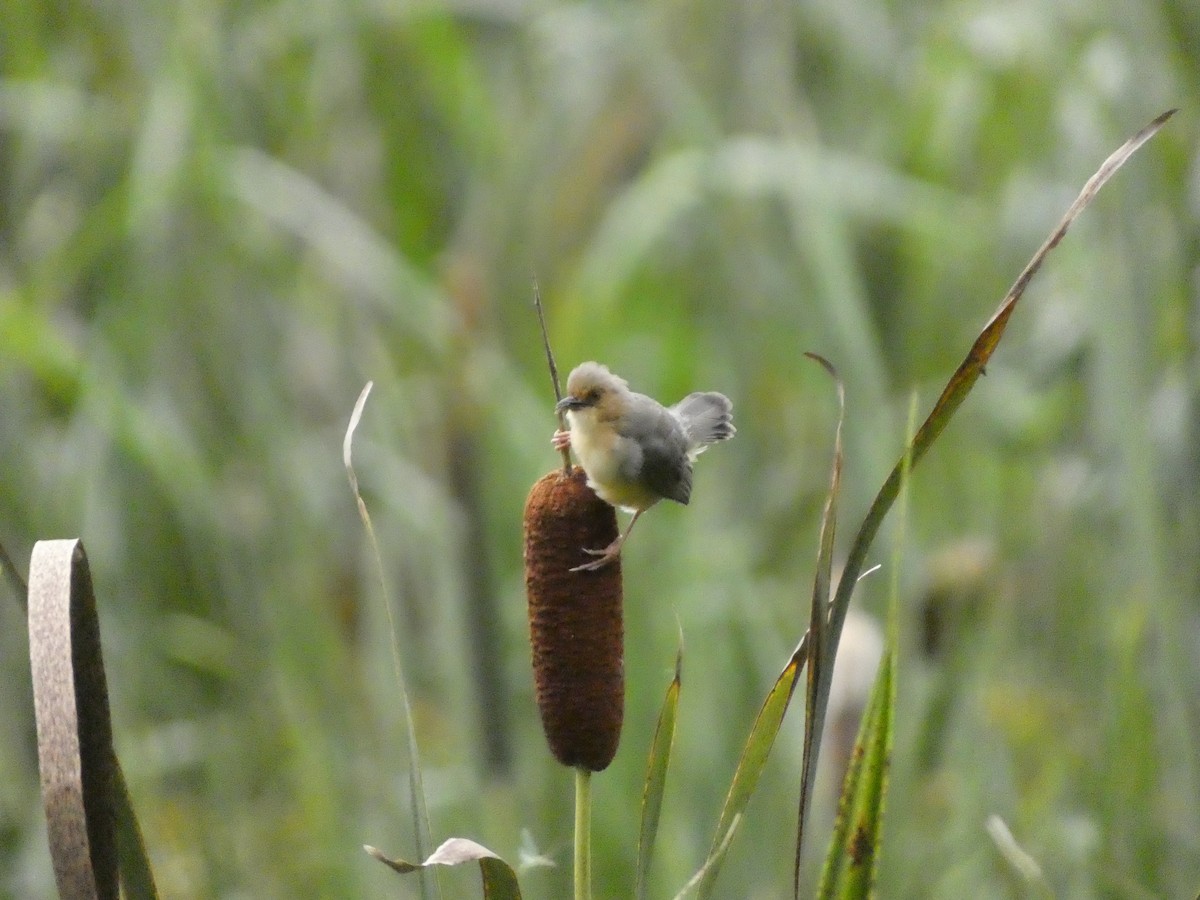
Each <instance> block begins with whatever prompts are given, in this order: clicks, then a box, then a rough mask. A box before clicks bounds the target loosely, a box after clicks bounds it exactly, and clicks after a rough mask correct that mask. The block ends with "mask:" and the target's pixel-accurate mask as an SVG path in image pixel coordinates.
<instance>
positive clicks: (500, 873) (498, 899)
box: [363, 838, 521, 900]
mask: <svg viewBox="0 0 1200 900" xmlns="http://www.w3.org/2000/svg"><path fill="white" fill-rule="evenodd" d="M363 849H364V850H365V851H367V853H368V854H369V855H371V856H372V857H374V858H375V859H377V860H379V861H380V862H381V863H383V864H384V865H386V866H388V867H390V868H392V869H394V870H395V871H397V872H399V873H400V874H401V875H406V874H408V873H409V872H418V871H421V870H423V869H427V868H428V867H430V866H459V865H462V864H463V863H469V862H477V863H479V875H480V877H481V878H482V880H483V896H484V898H485V900H521V889H520V887H519V885H518V884H517V874H516V873H515V872H514V871H513V870H512V867H511V866H510V865H509V864H508V863H506V862H505V861H504V860H502V859H501V858H500V857H499V856H497V855H496V854H495V853H493V852H492V851H491V850H489V849H488V848H487V847H485V846H483V845H482V844H477V843H475V842H474V841H472V840H468V839H467V838H450V839H449V840H447V841H445V842H444V843H443V844H442V845H441V846H440V847H438V848H437V849H436V850H434V851H433V853H432V854H430V856H429V858H428V859H427V860H425V862H423V863H410V862H405V861H404V860H402V859H391V858H389V857H387V856H385V855H384V854H383V852H382V851H380V850H377V849H376V848H374V847H371V846H365V847H363Z"/></svg>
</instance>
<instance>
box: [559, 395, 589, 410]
mask: <svg viewBox="0 0 1200 900" xmlns="http://www.w3.org/2000/svg"><path fill="white" fill-rule="evenodd" d="M585 406H587V404H586V403H584V402H583V401H582V400H580V399H579V398H578V397H571V396H567V397H563V398H562V399H561V400H559V401H558V403H556V404H555V406H554V411H555V412H556V413H561V412H566V411H567V410H569V409H582V408H583V407H585Z"/></svg>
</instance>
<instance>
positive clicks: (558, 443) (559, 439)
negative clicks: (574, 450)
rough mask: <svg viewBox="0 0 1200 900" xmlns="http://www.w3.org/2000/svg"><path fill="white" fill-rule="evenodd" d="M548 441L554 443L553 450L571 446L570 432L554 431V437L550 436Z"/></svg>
mask: <svg viewBox="0 0 1200 900" xmlns="http://www.w3.org/2000/svg"><path fill="white" fill-rule="evenodd" d="M550 443H551V444H553V445H554V449H555V450H566V449H567V448H568V447H570V446H571V432H569V431H555V432H554V437H552V438H550Z"/></svg>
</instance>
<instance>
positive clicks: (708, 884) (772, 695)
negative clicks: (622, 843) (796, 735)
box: [696, 635, 808, 898]
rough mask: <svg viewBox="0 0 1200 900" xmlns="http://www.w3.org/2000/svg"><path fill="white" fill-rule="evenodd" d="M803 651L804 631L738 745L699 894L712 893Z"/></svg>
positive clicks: (789, 694) (805, 650)
mask: <svg viewBox="0 0 1200 900" xmlns="http://www.w3.org/2000/svg"><path fill="white" fill-rule="evenodd" d="M807 653H808V636H807V635H805V637H804V639H803V640H801V641H800V644H799V645H798V646H797V647H796V649H795V650H794V651H793V652H792V656H791V658H790V659H789V660H788V663H787V665H786V666H784V667H783V671H782V672H780V673H779V677H778V678H777V679H776V680H775V685H774V686H773V687H772V688H771V690H770V692H768V694H767V697H766V699H765V700H764V701H763V705H762V708H761V709H760V710H759V712H758V718H756V719H755V720H754V725H753V727H752V728H751V729H750V736H749V737H748V738H747V739H746V743H745V746H744V747H743V748H742V756H741V758H740V759H739V760H738V765H737V769H736V770H735V771H734V774H733V781H732V783H731V784H730V785H729V793H728V794H726V796H725V805H724V806H723V807H722V809H721V815H720V816H719V817H718V819H717V830H716V836H715V837H714V838H713V846H712V849H711V850H710V851H709V855H708V860H707V861H706V862H705V863H704V867H703V869H702V870H701V872H700V873H699V875H700V879H699V881H697V882H696V886H697V887H698V889H699V895H700V897H702V898H704V897H711V896H712V891H713V886H714V885H715V884H716V880H717V875H718V873H719V872H720V871H721V861H722V859H723V858H724V856H725V849H726V848H727V846H728V842H729V836H730V835H731V834H732V829H733V825H734V820H735V819H738V818H739V817H740V816H741V815H742V813H744V812H745V810H746V805H747V804H748V803H749V802H750V797H751V796H752V795H753V793H754V789H755V787H757V785H758V778H759V776H760V775H761V774H762V770H763V767H764V766H765V765H766V763H767V758H768V757H769V756H770V755H771V747H772V746H773V745H774V743H775V736H776V735H777V734H779V726H780V724H781V723H782V722H783V716H784V713H786V712H787V708H788V704H789V703H790V702H791V700H792V694H793V692H794V691H795V689H796V678H797V675H798V674H799V672H800V667H801V666H803V665H804V661H805V659H806V658H807Z"/></svg>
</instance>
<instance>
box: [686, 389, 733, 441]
mask: <svg viewBox="0 0 1200 900" xmlns="http://www.w3.org/2000/svg"><path fill="white" fill-rule="evenodd" d="M671 412H673V413H674V414H675V416H676V417H677V418H678V419H679V422H680V424H681V425H683V432H684V434H685V435H687V442H688V454H689V455H690V456H692V457H695V456H696V455H697V454H699V453H701V452H703V450H704V448H705V447H707V446H708V445H709V444H715V443H716V442H717V441H727V440H729V439H730V438H731V437H733V436H734V434H735V433H736V432H737V429H736V428H734V427H733V403H732V402H731V401H730V399H729V398H728V397H726V396H725V395H724V394H718V393H717V392H716V391H707V392H698V393H695V394H688V395H687V396H686V397H684V398H683V399H682V400H680V401H679V402H678V403H676V404H675V405H674V406H672V407H671Z"/></svg>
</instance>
